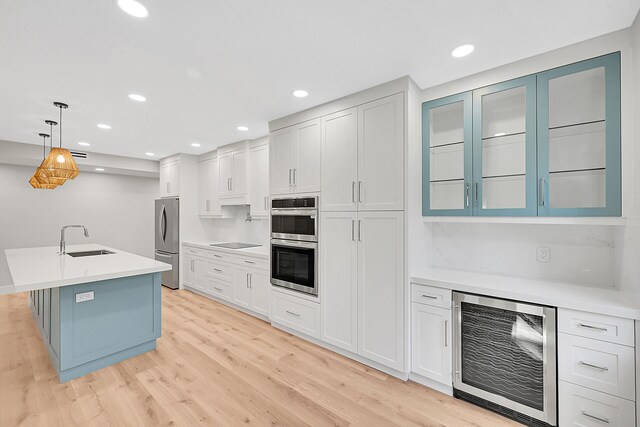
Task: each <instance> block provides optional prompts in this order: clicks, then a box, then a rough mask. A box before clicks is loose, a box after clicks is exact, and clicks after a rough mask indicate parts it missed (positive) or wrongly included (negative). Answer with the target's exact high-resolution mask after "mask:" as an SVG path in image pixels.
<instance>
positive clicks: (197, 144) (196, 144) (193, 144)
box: [191, 142, 200, 147]
mask: <svg viewBox="0 0 640 427" xmlns="http://www.w3.org/2000/svg"><path fill="white" fill-rule="evenodd" d="M191 146H192V147H200V144H199V143H197V142H192V143H191Z"/></svg>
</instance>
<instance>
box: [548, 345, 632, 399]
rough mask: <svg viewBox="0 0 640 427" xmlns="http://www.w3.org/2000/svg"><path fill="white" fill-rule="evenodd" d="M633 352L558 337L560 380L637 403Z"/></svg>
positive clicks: (629, 348)
mask: <svg viewBox="0 0 640 427" xmlns="http://www.w3.org/2000/svg"><path fill="white" fill-rule="evenodd" d="M634 364H635V359H634V349H633V348H632V347H627V346H623V345H619V344H611V343H606V342H602V341H597V340H593V339H589V338H583V337H577V336H574V335H568V334H564V333H560V334H558V378H559V379H561V380H564V381H568V382H570V383H572V384H577V385H582V386H585V387H589V388H592V389H594V390H598V391H602V392H604V393H608V394H612V395H614V396H618V397H622V398H625V399H629V400H635V367H634Z"/></svg>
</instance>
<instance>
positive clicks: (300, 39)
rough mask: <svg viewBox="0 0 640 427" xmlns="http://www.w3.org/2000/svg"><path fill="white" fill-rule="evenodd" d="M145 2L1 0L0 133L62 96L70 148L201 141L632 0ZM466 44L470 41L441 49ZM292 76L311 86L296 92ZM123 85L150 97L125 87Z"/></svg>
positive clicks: (31, 133)
mask: <svg viewBox="0 0 640 427" xmlns="http://www.w3.org/2000/svg"><path fill="white" fill-rule="evenodd" d="M140 1H141V2H142V3H143V4H144V5H146V6H147V8H148V9H149V17H148V18H146V19H138V18H134V17H131V16H129V15H126V14H125V13H123V12H122V11H121V10H120V9H119V8H118V7H117V5H116V1H115V0H102V1H87V0H57V1H47V0H20V1H15V0H14V1H12V0H0V99H1V100H2V102H1V103H0V139H5V140H12V141H18V142H25V143H31V144H37V143H39V141H40V140H39V138H38V136H37V134H38V133H39V132H43V131H46V130H47V128H46V126H45V125H44V124H43V120H45V119H50V118H51V119H56V118H57V115H58V112H57V111H56V110H55V109H54V107H53V106H52V104H51V103H52V102H53V101H63V102H67V103H68V104H70V109H69V110H67V111H66V112H65V115H64V122H65V124H64V141H63V143H64V145H66V146H69V147H73V148H76V149H83V150H87V151H95V152H100V153H108V154H119V155H124V156H131V157H145V155H144V153H145V152H147V151H152V152H154V153H155V154H156V158H160V157H163V156H167V155H170V154H173V153H176V152H186V153H193V154H199V153H203V152H206V151H210V150H212V149H214V148H215V147H216V146H218V145H222V144H226V143H230V142H234V141H238V140H242V139H252V138H256V137H259V136H262V135H265V134H266V133H267V122H268V121H269V120H273V119H276V118H279V117H282V116H285V115H288V114H291V113H294V112H296V111H299V110H302V109H306V108H309V107H312V106H314V105H318V104H321V103H323V102H326V101H329V100H332V99H335V98H339V97H341V96H344V95H347V94H350V93H353V92H356V91H358V90H362V89H365V88H368V87H370V86H373V85H376V84H379V83H383V82H385V81H388V80H392V79H395V78H397V77H401V76H404V75H410V76H411V77H413V79H414V80H415V81H416V82H417V83H418V85H419V86H420V87H422V88H425V87H430V86H433V85H436V84H439V83H443V82H446V81H450V80H453V79H456V78H459V77H463V76H465V75H469V74H473V73H476V72H479V71H482V70H486V69H489V68H493V67H496V66H499V65H503V64H506V63H509V62H513V61H516V60H519V59H522V58H526V57H529V56H532V55H536V54H539V53H542V52H546V51H549V50H553V49H556V48H559V47H562V46H566V45H569V44H572V43H575V42H578V41H581V40H585V39H588V38H592V37H595V36H598V35H602V34H605V33H608V32H612V31H615V30H618V29H622V28H626V27H628V26H630V25H631V23H632V22H633V19H634V17H635V16H636V13H637V12H638V9H639V8H640V0H560V1H559V0H538V1H525V0H489V1H478V0H431V1H425V0H404V1H391V0H386V1H384V0H349V1H345V0H316V1H309V0H270V1H265V0H218V1H211V0H179V1H160V0H140ZM467 42H468V43H473V44H475V46H476V50H475V52H474V53H472V54H471V55H470V56H468V57H466V58H462V59H454V58H452V57H451V55H450V52H451V50H452V49H453V48H454V47H456V46H458V45H460V44H462V43H467ZM297 88H303V89H306V90H308V91H309V93H310V95H309V96H308V97H307V98H304V99H298V98H294V97H293V96H291V91H292V90H294V89H297ZM131 92H135V93H140V94H143V95H145V96H146V97H147V99H148V101H147V102H146V103H142V104H140V103H135V102H133V101H131V100H129V99H128V98H127V94H128V93H131ZM100 122H102V123H108V124H110V125H111V126H112V127H113V128H112V129H111V130H109V131H105V130H101V129H98V128H97V127H96V124H97V123H100ZM238 125H246V126H248V127H249V128H250V130H249V131H248V132H239V131H237V130H236V126H238ZM54 132H55V134H56V135H57V130H56V131H54ZM56 139H57V137H56ZM78 141H86V142H89V143H90V144H91V146H90V147H79V146H78V145H77V142H78ZM192 142H199V143H201V144H202V146H201V147H200V148H199V149H194V148H192V147H191V146H190V143H192Z"/></svg>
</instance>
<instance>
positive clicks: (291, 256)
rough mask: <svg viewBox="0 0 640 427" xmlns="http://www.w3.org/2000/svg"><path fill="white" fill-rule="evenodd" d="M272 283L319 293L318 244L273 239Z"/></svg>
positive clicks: (301, 290) (309, 292)
mask: <svg viewBox="0 0 640 427" xmlns="http://www.w3.org/2000/svg"><path fill="white" fill-rule="evenodd" d="M271 284H273V285H275V286H282V287H284V288H289V289H293V290H296V291H300V292H304V293H307V294H311V295H318V244H317V243H314V242H296V241H291V240H278V239H272V240H271Z"/></svg>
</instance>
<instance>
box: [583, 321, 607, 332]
mask: <svg viewBox="0 0 640 427" xmlns="http://www.w3.org/2000/svg"><path fill="white" fill-rule="evenodd" d="M578 326H580V327H581V328H586V329H594V330H596V331H603V332H606V331H608V329H607V328H602V327H600V326H592V325H587V324H585V323H578Z"/></svg>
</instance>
